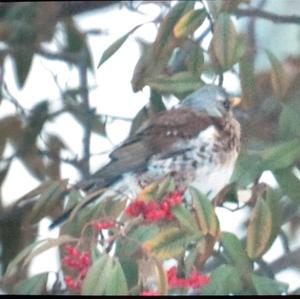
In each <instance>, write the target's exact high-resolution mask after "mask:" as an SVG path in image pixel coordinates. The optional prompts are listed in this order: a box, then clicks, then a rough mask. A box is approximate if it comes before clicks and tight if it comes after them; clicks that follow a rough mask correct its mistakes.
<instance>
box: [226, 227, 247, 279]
mask: <svg viewBox="0 0 300 299" xmlns="http://www.w3.org/2000/svg"><path fill="white" fill-rule="evenodd" d="M221 242H222V245H223V247H224V249H225V254H226V255H227V256H228V257H229V259H230V261H231V262H232V264H233V266H235V267H236V269H238V270H239V271H240V273H241V274H243V273H250V272H251V271H252V264H251V261H250V260H249V258H248V256H247V254H246V251H245V249H244V248H243V245H242V243H241V241H240V240H239V239H238V238H237V237H236V236H235V235H234V234H232V233H229V232H222V235H221Z"/></svg>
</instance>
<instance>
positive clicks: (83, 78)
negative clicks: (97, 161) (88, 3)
mask: <svg viewBox="0 0 300 299" xmlns="http://www.w3.org/2000/svg"><path fill="white" fill-rule="evenodd" d="M87 67H88V55H87V51H85V49H83V50H82V51H81V59H80V61H79V81H80V87H81V99H82V104H83V109H84V111H83V112H84V117H85V123H84V128H83V129H84V133H83V134H84V135H83V141H82V142H83V162H84V164H83V176H84V178H85V177H88V176H89V174H90V154H91V150H90V143H91V135H92V127H91V122H90V109H91V107H90V99H89V91H88V82H87V81H88V79H87Z"/></svg>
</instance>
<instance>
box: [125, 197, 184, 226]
mask: <svg viewBox="0 0 300 299" xmlns="http://www.w3.org/2000/svg"><path fill="white" fill-rule="evenodd" d="M182 200H183V192H172V193H170V194H169V195H168V196H166V197H165V198H164V199H163V200H162V201H161V202H160V203H158V202H156V201H150V202H148V203H146V202H145V201H143V200H139V199H136V200H135V201H133V202H132V203H131V204H130V205H129V206H128V207H127V208H126V210H125V213H126V214H127V215H128V216H131V217H137V216H139V215H141V214H142V215H143V217H144V219H145V220H147V221H149V222H157V221H160V220H162V219H167V220H169V221H172V220H173V219H174V216H173V214H172V212H171V209H172V208H174V207H175V206H177V205H179V204H181V203H182Z"/></svg>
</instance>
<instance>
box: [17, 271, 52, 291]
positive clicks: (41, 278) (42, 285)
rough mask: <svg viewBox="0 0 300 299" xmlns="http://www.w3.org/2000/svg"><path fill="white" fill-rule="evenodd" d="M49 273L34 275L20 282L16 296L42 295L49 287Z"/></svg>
mask: <svg viewBox="0 0 300 299" xmlns="http://www.w3.org/2000/svg"><path fill="white" fill-rule="evenodd" d="M47 280H48V272H47V273H40V274H37V275H34V276H32V277H30V278H28V279H24V280H22V281H21V282H19V283H18V284H17V285H16V286H15V289H14V293H15V294H16V295H41V294H42V293H43V292H44V291H45V290H46V286H47Z"/></svg>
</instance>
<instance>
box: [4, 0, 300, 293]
mask: <svg viewBox="0 0 300 299" xmlns="http://www.w3.org/2000/svg"><path fill="white" fill-rule="evenodd" d="M269 1H272V0H269ZM128 2H130V1H128ZM145 2H149V1H145ZM254 2H255V1H251V0H214V1H204V0H203V1H178V2H176V3H173V2H169V1H159V2H157V3H155V2H154V5H157V6H158V7H160V9H161V15H160V17H158V18H157V19H155V20H153V23H156V24H157V25H158V29H157V33H156V38H155V40H154V41H153V42H152V43H146V42H140V44H141V54H140V57H139V60H138V62H137V64H136V65H135V69H134V73H133V76H132V80H131V84H132V89H133V91H134V92H137V91H140V90H142V89H143V88H144V87H145V86H147V87H149V88H150V90H151V95H150V98H149V103H148V105H146V106H144V107H143V108H142V109H141V110H140V111H139V112H138V113H137V115H136V116H135V118H134V119H133V120H132V128H131V133H133V132H135V131H137V130H139V128H141V127H142V126H143V124H144V123H145V122H146V121H147V119H148V118H149V117H151V116H152V115H154V114H155V113H158V112H159V111H162V110H164V109H166V105H165V103H166V102H167V99H168V97H169V96H170V95H174V96H176V97H177V98H178V99H179V100H181V99H182V98H184V97H185V96H186V95H187V94H189V93H191V92H193V91H194V90H196V89H198V88H199V87H201V86H203V85H204V84H206V83H209V82H215V83H216V81H218V84H220V85H222V84H223V81H224V80H223V79H224V78H225V77H226V75H228V74H229V73H230V74H233V75H234V76H235V77H236V78H237V79H238V81H239V82H240V86H241V95H242V99H243V101H242V106H241V108H240V109H239V110H238V111H237V113H236V115H237V118H238V119H239V121H240V123H241V126H242V128H243V137H242V138H243V139H242V149H241V153H240V156H239V158H238V161H237V165H236V168H235V172H234V174H233V176H232V178H231V184H230V185H228V186H226V187H225V188H224V189H223V190H222V191H221V192H220V193H219V194H218V196H217V197H216V198H215V200H214V201H213V202H211V201H209V200H208V198H207V197H206V195H205V194H201V193H200V192H199V190H197V189H195V188H193V187H190V188H189V189H188V192H186V193H185V194H182V193H178V192H176V191H175V186H174V182H173V181H172V180H171V179H170V178H166V179H165V180H163V181H162V182H160V183H159V184H154V185H150V186H146V187H145V188H144V189H143V190H142V192H140V193H139V194H136V198H135V199H130V198H128V197H127V196H126V195H124V196H123V195H120V194H113V195H109V196H104V198H103V192H104V190H100V191H97V192H95V193H93V194H83V193H81V192H79V191H78V190H77V189H76V188H74V187H72V186H70V185H69V184H68V181H67V180H66V179H62V178H61V174H60V167H61V165H62V164H63V163H67V164H69V165H71V166H72V167H74V168H75V169H76V170H78V171H79V172H80V174H81V175H82V177H83V178H87V177H88V176H89V174H90V158H91V152H92V151H91V150H90V138H91V134H92V133H95V134H98V135H100V136H102V137H104V138H107V134H106V124H107V121H108V119H107V117H105V116H103V115H97V113H96V110H95V109H93V108H92V107H91V104H90V101H89V93H90V92H91V88H90V86H89V85H88V83H87V82H88V80H87V78H88V74H89V73H90V72H91V73H93V72H101V71H102V68H103V67H104V65H106V66H107V65H108V62H109V60H110V59H111V58H112V57H113V56H115V55H119V52H118V51H119V50H120V49H122V47H125V46H126V41H127V39H128V38H130V36H132V35H134V34H135V32H136V31H137V30H138V29H139V28H142V27H143V26H144V25H145V24H139V25H137V26H135V27H133V28H132V29H131V30H130V31H128V32H126V33H125V34H124V35H123V36H121V37H119V38H118V39H117V40H116V41H114V42H113V43H112V44H111V45H108V46H107V48H106V50H105V51H104V52H103V53H99V55H100V54H101V55H100V58H99V57H98V58H97V59H98V60H99V62H98V61H97V63H96V66H97V68H96V69H94V62H93V59H92V55H91V51H90V45H89V43H88V34H87V33H85V32H83V31H82V30H81V29H80V28H79V26H77V25H76V22H75V21H74V18H73V16H72V15H69V16H65V15H64V17H62V9H63V4H60V3H59V2H37V3H33V2H26V3H13V4H10V5H9V6H6V8H5V9H3V11H2V12H0V18H1V20H0V40H1V42H3V44H4V45H5V48H4V49H2V50H0V84H1V92H0V95H1V98H0V101H2V103H3V102H4V101H8V102H10V103H13V105H14V106H15V108H16V112H15V113H14V114H11V115H6V116H3V117H2V118H1V119H0V159H1V160H0V161H1V164H0V165H1V168H0V184H1V185H2V184H3V182H4V181H5V179H6V176H7V175H8V173H9V170H10V167H11V165H12V163H13V161H14V160H15V159H19V160H20V161H21V162H22V163H23V164H24V166H25V167H26V169H27V170H28V171H29V172H30V173H31V174H32V176H34V177H35V178H36V179H38V180H39V181H40V182H41V184H40V185H39V186H38V187H37V188H35V189H34V190H32V191H30V192H29V193H27V194H25V195H24V196H22V197H21V198H20V199H18V200H17V201H16V202H15V203H13V204H12V205H11V206H9V207H4V206H3V204H2V198H1V203H0V224H1V226H0V242H1V244H0V245H1V258H0V262H1V269H2V270H3V273H2V280H1V287H2V288H3V289H4V290H5V291H6V292H8V293H15V294H31V295H32V294H53V293H55V294H83V295H139V294H144V295H151V294H152V295H154V294H163V295H166V294H203V295H228V294H235V295H278V294H284V293H289V286H288V285H287V284H286V283H283V282H280V281H278V279H277V278H276V274H277V273H278V272H280V271H282V270H285V269H288V268H291V267H296V268H297V270H298V271H299V263H298V264H297V263H292V262H289V256H290V255H291V254H294V255H296V254H298V257H299V249H296V250H295V252H292V253H291V252H290V251H289V248H288V246H287V240H288V241H289V240H290V239H292V238H293V237H292V236H293V234H294V237H295V236H297V234H296V233H295V231H296V232H297V230H298V229H299V213H298V205H299V202H300V200H299V199H300V182H299V161H300V141H299V133H300V131H299V124H300V123H299V117H298V115H299V113H300V104H299V103H300V102H299V91H300V89H299V84H298V81H299V73H300V69H299V61H300V60H299V57H289V58H288V59H287V60H285V61H284V60H282V59H279V58H278V57H277V53H276V49H264V53H265V57H266V59H268V60H269V66H270V68H269V69H268V70H267V71H258V70H257V69H256V66H255V63H254V61H255V58H256V55H257V52H258V51H259V50H260V49H258V47H257V45H256V43H255V35H254V36H251V34H253V32H252V33H251V30H247V29H249V28H250V27H251V26H253V25H254V24H255V20H257V18H259V17H261V18H266V19H269V20H270V21H272V18H273V20H274V21H277V22H294V23H295V24H297V25H298V26H299V23H300V21H299V20H300V16H299V17H297V16H295V18H294V19H292V18H291V17H290V16H279V18H278V16H277V17H276V14H273V13H268V12H263V13H261V11H260V9H259V8H258V10H257V11H256V10H251V8H250V5H252V4H253V3H254ZM144 4H145V3H143V1H142V3H141V4H140V6H141V5H144ZM148 4H149V3H148ZM3 5H4V4H1V7H2V6H3ZM132 5H133V4H130V3H128V6H127V8H126V7H121V8H120V9H131V10H138V7H137V8H134V7H133V6H132ZM1 7H0V8H1ZM106 13H109V11H108V12H106ZM132 13H133V12H132ZM251 13H252V19H250V21H249V28H246V29H241V28H240V27H239V26H237V24H239V21H240V19H239V18H237V16H245V15H247V14H248V16H250V15H251ZM255 13H256V15H255ZM58 24H59V26H61V27H62V31H61V32H62V33H63V36H64V41H63V42H62V45H61V47H60V48H59V49H58V50H57V51H56V52H52V51H51V50H50V47H49V49H48V48H47V42H51V41H53V39H55V36H56V33H57V31H58V30H59V29H58ZM274 26H275V25H274ZM277 26H281V25H277ZM200 31H201V32H202V33H201V34H199V32H200ZM98 33H99V32H98ZM100 33H102V32H101V31H100ZM266 38H267V37H266ZM203 40H208V41H209V45H208V47H206V46H204V43H203ZM38 55H40V56H42V57H44V58H45V59H49V60H59V61H61V62H62V63H63V64H66V65H68V66H70V67H72V68H75V69H76V70H77V71H78V74H79V85H78V86H77V88H67V89H65V90H63V89H61V90H62V92H61V99H60V105H61V107H60V109H59V110H57V111H54V110H53V108H52V107H51V101H50V100H49V99H46V100H45V99H43V100H41V101H40V102H39V103H37V104H36V105H35V106H34V107H33V108H32V109H31V110H30V111H29V112H28V111H26V110H25V109H24V108H23V107H22V103H21V102H19V101H17V100H16V99H15V98H14V97H13V96H12V95H11V93H10V91H9V90H8V88H7V84H6V83H5V82H4V80H3V76H2V75H3V74H4V71H5V69H6V67H7V65H6V63H5V62H6V60H7V59H9V58H10V59H11V61H12V63H13V66H14V75H15V81H16V85H17V86H18V88H19V89H20V90H22V88H24V86H25V85H26V81H27V80H29V79H28V78H29V74H30V72H31V71H34V68H33V61H34V58H35V57H36V56H38ZM114 83H115V84H116V86H117V83H116V82H114ZM37 84H38V82H37ZM224 85H225V84H224ZM225 87H226V86H225ZM46 96H47V94H46V93H45V97H46ZM128 101H130V100H128ZM0 103H1V102H0ZM128 103H129V102H128ZM129 105H130V103H129ZM62 113H67V114H69V115H71V116H73V117H74V119H75V120H76V121H77V122H78V123H79V124H80V126H82V128H83V131H84V138H83V144H84V152H83V155H82V158H80V159H79V158H78V157H75V158H68V159H65V158H63V157H62V155H61V153H62V151H66V152H69V153H72V151H71V150H70V149H68V147H67V146H66V144H65V142H64V140H61V138H59V137H58V136H57V135H54V134H49V133H48V135H47V124H48V123H50V122H52V121H54V120H56V118H57V117H59V116H60V115H61V114H62ZM43 136H47V138H46V142H44V143H43V145H41V144H42V142H41V141H42V140H43V138H42V137H43ZM44 140H45V138H44ZM7 145H10V146H11V147H12V149H13V154H12V155H11V156H7V155H6V154H5V148H6V146H7ZM265 171H270V172H271V173H272V174H273V176H274V177H275V179H276V181H277V182H278V185H277V186H276V187H271V186H267V185H266V184H264V183H260V178H261V176H262V174H263V173H264V172H265ZM12 175H15V176H16V177H17V174H14V173H13V174H12ZM18 181H21V180H20V179H19V180H18V179H17V180H16V183H17V182H18ZM242 192H244V193H243V194H245V193H247V194H248V196H247V198H246V199H245V198H242V196H241V194H242ZM101 196H102V197H101ZM93 197H101V199H102V200H101V201H98V202H97V203H96V204H95V203H93V204H88V203H89V201H90V199H91V198H93ZM62 199H65V200H66V205H65V207H64V203H63V200H62ZM232 205H237V208H236V209H235V210H234V211H238V210H242V209H243V211H244V214H245V218H244V226H243V227H242V229H241V233H240V234H236V233H233V232H228V231H224V229H223V227H222V221H221V219H219V217H218V210H219V209H228V207H232ZM70 207H75V209H74V210H73V211H72V212H71V216H70V218H69V219H68V220H67V222H66V223H64V225H63V226H62V228H61V231H60V236H59V237H58V238H56V239H52V238H50V239H43V240H37V225H38V223H39V222H40V221H41V220H42V219H43V218H45V217H52V218H56V217H57V216H58V215H60V214H61V213H62V212H63V211H67V210H68V209H69V208H70ZM82 207H84V208H83V209H81V208H82ZM234 217H235V213H232V219H233V220H232V221H235V220H234ZM286 223H288V224H289V226H287V225H285V224H286ZM283 226H284V227H283ZM25 231H26V232H30V233H29V234H28V233H26V234H25ZM278 239H281V240H284V242H283V244H284V246H285V247H286V248H287V252H286V254H284V255H283V256H282V257H280V258H279V261H281V263H279V262H278V263H276V261H275V262H271V263H266V262H265V260H264V257H265V255H266V254H267V253H268V252H269V250H270V248H271V247H272V245H273V244H274V242H275V240H278ZM57 247H58V248H60V253H61V256H62V265H61V271H62V272H63V275H64V282H61V281H59V279H57V281H56V283H55V284H54V285H53V286H52V288H51V289H49V287H48V288H47V280H48V276H49V273H47V272H45V273H40V274H38V275H34V276H29V275H28V274H27V267H28V265H29V263H30V262H31V260H32V259H33V258H34V257H35V256H37V255H39V254H40V253H42V252H44V251H47V250H48V249H50V248H57ZM296 257H297V256H296ZM296 260H297V258H296ZM298 260H299V258H298ZM170 263H171V264H172V265H173V264H174V263H175V264H176V266H173V267H169V266H168V265H169V264H170ZM278 264H280V265H279V266H278ZM282 265H284V266H282ZM278 267H279V268H278ZM280 267H281V268H280Z"/></svg>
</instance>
